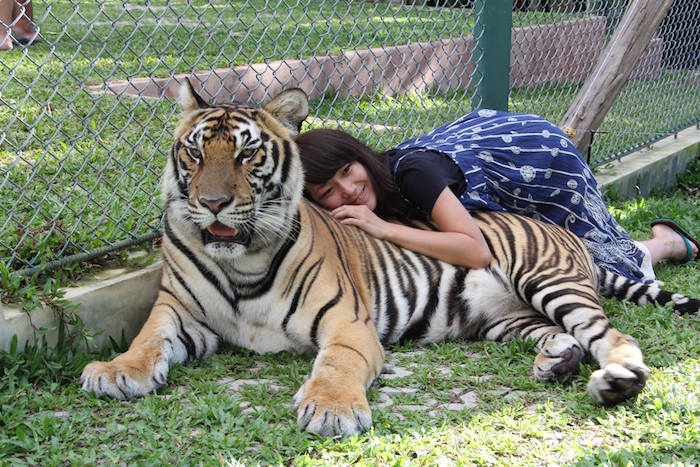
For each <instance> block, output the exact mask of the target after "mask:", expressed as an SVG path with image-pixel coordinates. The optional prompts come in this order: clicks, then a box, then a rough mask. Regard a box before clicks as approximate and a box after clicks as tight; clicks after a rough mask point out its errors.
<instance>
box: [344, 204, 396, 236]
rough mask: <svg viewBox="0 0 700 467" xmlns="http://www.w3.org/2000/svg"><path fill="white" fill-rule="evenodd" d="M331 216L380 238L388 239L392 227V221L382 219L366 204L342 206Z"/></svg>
mask: <svg viewBox="0 0 700 467" xmlns="http://www.w3.org/2000/svg"><path fill="white" fill-rule="evenodd" d="M331 216H333V217H334V218H336V219H337V220H339V221H340V222H341V223H342V224H347V225H354V226H357V227H359V228H361V229H362V230H364V231H365V232H367V233H368V234H370V235H372V236H373V237H376V238H379V239H386V238H387V237H388V236H389V231H390V229H391V227H392V224H391V223H390V222H387V221H385V220H382V219H381V218H380V217H379V216H377V215H376V214H375V213H374V212H372V210H370V209H369V208H368V207H367V206H366V205H364V204H358V205H355V204H346V205H344V206H340V207H338V208H335V209H334V210H332V211H331Z"/></svg>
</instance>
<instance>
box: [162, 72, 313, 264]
mask: <svg viewBox="0 0 700 467" xmlns="http://www.w3.org/2000/svg"><path fill="white" fill-rule="evenodd" d="M180 103H181V105H182V107H183V109H184V112H185V115H184V116H183V120H182V123H181V124H180V125H179V126H178V128H177V129H176V130H175V141H174V144H173V146H172V150H171V153H170V159H169V161H168V167H167V168H166V174H165V177H164V181H163V195H164V197H165V205H166V211H167V213H168V219H169V220H170V219H172V220H173V222H174V223H175V224H176V225H177V226H178V227H182V228H184V229H185V230H186V231H187V232H186V233H187V235H188V237H192V238H197V239H198V240H199V241H201V243H202V245H203V246H204V248H205V251H206V252H207V254H209V256H211V257H213V258H215V259H221V260H225V259H227V258H235V257H240V256H242V255H244V254H248V253H250V252H253V251H256V250H259V249H260V248H263V247H265V246H267V245H270V244H272V243H273V242H274V241H275V240H276V239H278V238H280V237H283V236H284V235H285V234H286V232H287V229H288V225H289V224H291V222H289V216H291V215H293V213H294V212H295V211H296V208H297V206H298V203H299V201H300V199H301V192H302V188H303V177H302V170H301V163H300V161H299V157H298V154H297V149H296V145H295V144H294V142H293V137H294V136H295V135H296V134H297V132H298V129H299V126H300V125H301V122H302V121H303V120H304V119H305V118H306V116H307V115H308V98H307V96H306V94H305V93H304V92H303V91H301V90H299V89H293V90H288V91H285V92H283V93H282V94H280V95H278V96H277V97H276V98H275V99H273V100H272V101H271V102H270V103H268V104H267V105H265V106H264V107H263V108H252V107H247V106H242V105H236V104H226V105H216V106H210V105H209V104H207V103H206V102H204V101H203V100H202V98H201V97H200V96H199V95H197V94H196V92H195V91H194V90H193V89H192V86H191V85H190V84H189V82H187V83H186V84H185V85H183V86H182V87H181V91H180Z"/></svg>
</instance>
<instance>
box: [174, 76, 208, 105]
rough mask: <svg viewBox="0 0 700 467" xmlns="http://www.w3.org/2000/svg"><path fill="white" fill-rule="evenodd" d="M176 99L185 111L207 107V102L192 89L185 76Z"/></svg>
mask: <svg viewBox="0 0 700 467" xmlns="http://www.w3.org/2000/svg"><path fill="white" fill-rule="evenodd" d="M177 100H178V102H179V103H180V106H181V107H182V110H184V111H185V112H192V111H193V110H197V109H203V108H206V107H209V104H208V103H207V102H206V101H205V100H204V99H202V98H201V97H200V95H199V94H197V92H196V91H195V90H194V88H193V87H192V83H190V80H189V79H188V78H185V82H184V83H182V85H181V86H180V94H179V95H178V98H177Z"/></svg>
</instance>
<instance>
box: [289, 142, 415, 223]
mask: <svg viewBox="0 0 700 467" xmlns="http://www.w3.org/2000/svg"><path fill="white" fill-rule="evenodd" d="M296 143H297V146H299V152H300V154H301V162H302V165H303V166H304V179H305V181H306V182H307V183H317V184H321V183H325V182H327V181H328V180H330V179H331V178H333V176H334V175H335V174H336V172H337V171H338V169H340V168H341V167H343V166H344V165H345V164H347V163H349V162H355V161H358V162H360V163H361V164H362V165H363V166H364V167H365V169H366V170H367V175H369V179H370V181H371V182H372V187H373V188H374V193H375V195H376V197H377V206H376V208H375V210H374V212H375V213H376V214H377V215H378V216H379V217H381V218H384V219H405V218H407V217H408V204H407V203H406V201H404V199H403V198H402V196H401V193H400V192H399V189H398V187H397V186H396V183H395V182H394V178H393V177H392V175H391V170H390V168H389V158H388V157H386V156H384V155H383V154H379V153H377V152H376V151H375V150H373V149H372V148H370V147H369V146H367V145H366V144H364V143H362V142H361V141H359V140H358V139H356V138H354V137H352V136H350V135H349V134H347V133H345V132H344V131H340V130H333V129H329V128H319V129H314V130H309V131H307V132H305V133H302V134H300V135H299V136H297V138H296ZM304 196H306V197H307V198H308V199H311V196H310V195H309V193H308V191H307V190H304Z"/></svg>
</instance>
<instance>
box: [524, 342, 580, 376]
mask: <svg viewBox="0 0 700 467" xmlns="http://www.w3.org/2000/svg"><path fill="white" fill-rule="evenodd" d="M583 354H584V353H583V349H582V348H581V345H580V344H579V343H578V341H577V340H576V339H575V338H574V337H573V336H571V335H569V334H557V335H556V336H555V337H554V338H553V339H551V340H550V341H548V342H547V343H546V344H545V345H544V346H542V349H541V350H540V353H539V354H538V355H537V357H535V364H534V366H533V373H534V375H535V378H537V379H538V380H540V381H561V380H564V379H566V378H567V377H568V376H569V375H572V374H576V373H578V367H579V364H580V363H581V360H582V359H583Z"/></svg>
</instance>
